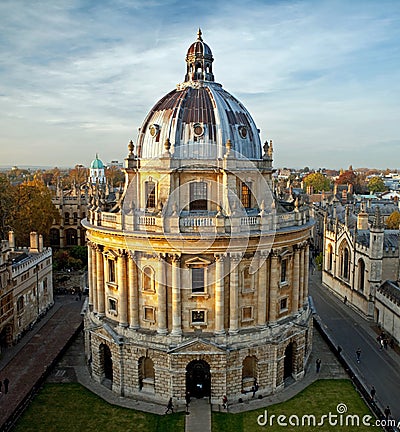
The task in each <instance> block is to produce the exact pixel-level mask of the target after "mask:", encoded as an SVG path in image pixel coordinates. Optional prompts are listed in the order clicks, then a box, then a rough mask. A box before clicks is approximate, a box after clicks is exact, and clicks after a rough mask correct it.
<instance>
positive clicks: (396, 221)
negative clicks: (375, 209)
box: [386, 210, 400, 229]
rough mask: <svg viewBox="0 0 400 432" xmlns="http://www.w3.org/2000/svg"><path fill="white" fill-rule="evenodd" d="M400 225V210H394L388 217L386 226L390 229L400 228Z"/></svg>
mask: <svg viewBox="0 0 400 432" xmlns="http://www.w3.org/2000/svg"><path fill="white" fill-rule="evenodd" d="M399 226H400V212H399V211H397V210H396V211H394V212H393V213H392V214H390V216H389V217H388V218H387V219H386V227H387V228H388V229H399Z"/></svg>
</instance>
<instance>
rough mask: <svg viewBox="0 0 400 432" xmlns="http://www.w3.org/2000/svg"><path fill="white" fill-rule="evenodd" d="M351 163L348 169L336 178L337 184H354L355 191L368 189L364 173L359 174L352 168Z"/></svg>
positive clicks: (360, 191)
mask: <svg viewBox="0 0 400 432" xmlns="http://www.w3.org/2000/svg"><path fill="white" fill-rule="evenodd" d="M350 168H352V166H351V165H350V167H349V169H348V170H347V171H342V170H341V173H340V175H339V178H338V179H337V180H336V184H342V185H349V184H351V185H353V189H354V192H356V193H363V192H365V191H366V183H365V176H364V175H357V174H356V173H355V172H354V171H353V170H352V169H350Z"/></svg>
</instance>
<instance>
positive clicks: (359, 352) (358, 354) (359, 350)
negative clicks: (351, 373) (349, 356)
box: [356, 348, 361, 363]
mask: <svg viewBox="0 0 400 432" xmlns="http://www.w3.org/2000/svg"><path fill="white" fill-rule="evenodd" d="M356 357H357V363H360V358H361V349H360V348H357V351H356Z"/></svg>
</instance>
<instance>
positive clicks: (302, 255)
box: [299, 245, 305, 307]
mask: <svg viewBox="0 0 400 432" xmlns="http://www.w3.org/2000/svg"><path fill="white" fill-rule="evenodd" d="M304 268H305V253H304V245H301V252H300V288H299V305H300V307H303V297H304Z"/></svg>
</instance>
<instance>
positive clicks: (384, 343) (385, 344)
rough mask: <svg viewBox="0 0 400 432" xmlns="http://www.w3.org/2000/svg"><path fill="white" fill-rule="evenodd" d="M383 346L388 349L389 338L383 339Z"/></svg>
mask: <svg viewBox="0 0 400 432" xmlns="http://www.w3.org/2000/svg"><path fill="white" fill-rule="evenodd" d="M383 346H384V347H385V349H386V350H387V348H388V340H387V338H385V339H383Z"/></svg>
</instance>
